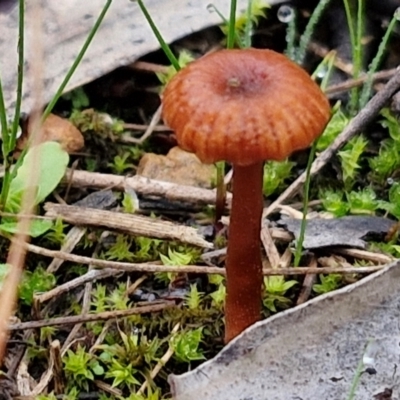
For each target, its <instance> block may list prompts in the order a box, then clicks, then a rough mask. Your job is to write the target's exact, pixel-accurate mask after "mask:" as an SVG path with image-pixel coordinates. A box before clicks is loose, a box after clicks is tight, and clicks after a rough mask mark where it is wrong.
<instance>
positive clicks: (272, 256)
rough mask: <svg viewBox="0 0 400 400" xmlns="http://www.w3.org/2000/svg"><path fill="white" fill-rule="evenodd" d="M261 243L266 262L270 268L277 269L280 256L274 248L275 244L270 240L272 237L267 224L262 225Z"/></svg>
mask: <svg viewBox="0 0 400 400" xmlns="http://www.w3.org/2000/svg"><path fill="white" fill-rule="evenodd" d="M260 236H261V243H262V245H263V247H264V250H265V253H266V254H267V258H268V261H269V263H270V265H271V267H272V268H278V266H279V261H280V259H281V256H280V255H279V252H278V250H277V248H276V246H275V242H274V241H273V240H272V235H271V232H270V229H269V226H268V222H267V223H264V224H263V226H262V227H261V235H260Z"/></svg>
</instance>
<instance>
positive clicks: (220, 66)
mask: <svg viewBox="0 0 400 400" xmlns="http://www.w3.org/2000/svg"><path fill="white" fill-rule="evenodd" d="M162 103H163V119H164V121H165V122H166V123H167V124H168V125H169V126H170V127H171V128H172V129H173V130H174V131H175V134H176V138H177V141H178V144H179V145H180V146H181V147H182V148H183V149H184V150H186V151H189V152H193V153H195V154H196V155H197V157H198V158H199V159H200V160H201V161H203V162H205V163H214V162H217V161H221V160H225V161H228V162H230V163H232V165H233V198H232V208H231V216H230V225H229V236H228V250H227V259H226V285H227V298H226V302H225V342H229V341H230V340H231V339H233V338H234V337H235V336H237V335H238V334H239V333H241V332H242V331H243V330H244V329H245V328H247V327H248V326H250V325H252V324H253V323H255V322H256V321H258V320H259V319H260V317H261V295H262V281H263V275H262V263H261V245H260V229H261V216H262V209H263V197H262V184H263V163H264V161H265V160H283V159H285V158H287V157H288V156H289V155H290V154H292V153H293V152H294V151H296V150H300V149H304V148H307V147H308V146H309V145H310V144H311V143H312V142H313V140H314V139H316V138H317V137H318V136H319V135H320V134H321V133H322V131H323V129H324V127H325V125H326V124H327V122H328V120H329V117H330V107H329V102H328V100H327V98H326V97H325V95H324V94H323V93H322V92H321V90H320V88H319V87H318V86H317V85H316V84H315V83H314V82H313V81H312V80H311V78H310V77H309V75H308V74H307V73H306V72H305V71H304V70H303V69H301V68H300V67H299V66H298V65H296V64H294V63H293V62H292V61H290V60H289V59H287V58H286V57H285V56H283V55H282V54H279V53H276V52H274V51H271V50H259V49H244V50H240V49H234V50H221V51H218V52H215V53H210V54H208V55H206V56H204V57H202V58H200V59H198V60H196V61H194V62H192V63H191V64H189V65H188V66H187V67H185V68H184V69H182V70H180V71H179V72H178V73H177V74H176V75H175V76H174V77H173V78H172V79H171V81H170V82H169V83H168V85H167V86H166V88H165V91H164V93H163V98H162Z"/></svg>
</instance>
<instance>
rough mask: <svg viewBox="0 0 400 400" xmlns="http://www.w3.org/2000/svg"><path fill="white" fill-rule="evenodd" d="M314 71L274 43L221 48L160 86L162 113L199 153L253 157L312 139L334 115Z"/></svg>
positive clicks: (213, 157) (284, 152) (281, 153)
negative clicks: (266, 47)
mask: <svg viewBox="0 0 400 400" xmlns="http://www.w3.org/2000/svg"><path fill="white" fill-rule="evenodd" d="M329 116H330V107H329V102H328V100H327V98H326V97H325V95H324V94H323V93H322V91H321V90H320V88H319V87H318V85H317V84H315V83H314V82H313V81H312V80H311V78H310V76H309V75H308V74H307V73H306V72H305V71H304V70H303V69H302V68H300V67H299V66H298V65H296V64H294V63H293V62H292V61H290V60H289V59H288V58H286V57H285V56H283V55H282V54H279V53H276V52H274V51H271V50H258V49H245V50H221V51H219V52H216V53H211V54H208V55H206V56H204V57H202V58H200V59H199V60H196V61H194V62H192V63H191V64H189V65H188V66H187V67H186V68H184V69H182V70H181V71H179V72H178V73H177V74H176V75H175V76H174V77H173V78H172V80H171V81H170V82H169V84H168V85H167V87H166V88H165V91H164V93H163V118H164V121H165V122H166V123H167V124H168V125H169V126H170V127H171V128H172V129H173V130H174V131H175V134H176V136H177V140H178V143H179V145H180V146H181V147H182V148H183V149H184V150H187V151H190V152H193V153H195V154H196V155H197V156H198V157H199V158H200V160H202V161H203V162H206V163H213V162H216V161H220V160H226V161H229V162H231V163H233V164H237V165H249V164H252V163H254V162H260V161H263V160H282V159H285V158H286V157H288V156H289V155H290V154H291V153H293V152H294V151H296V150H300V149H304V148H306V147H308V146H309V145H310V144H311V143H312V142H313V141H314V139H316V138H317V137H318V136H319V135H320V134H321V133H322V130H323V129H324V127H325V125H326V123H327V122H328V120H329Z"/></svg>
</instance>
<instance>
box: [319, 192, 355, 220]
mask: <svg viewBox="0 0 400 400" xmlns="http://www.w3.org/2000/svg"><path fill="white" fill-rule="evenodd" d="M319 198H320V199H321V201H322V206H323V207H324V209H325V210H326V211H328V212H330V213H331V214H333V215H334V216H335V217H343V216H344V215H346V214H347V213H348V212H349V205H348V204H347V202H346V201H345V200H344V193H343V191H341V190H332V189H323V190H320V193H319Z"/></svg>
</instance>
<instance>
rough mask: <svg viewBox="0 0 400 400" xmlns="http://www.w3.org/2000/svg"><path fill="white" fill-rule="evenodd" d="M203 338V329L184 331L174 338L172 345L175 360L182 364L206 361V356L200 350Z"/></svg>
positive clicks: (171, 341)
mask: <svg viewBox="0 0 400 400" xmlns="http://www.w3.org/2000/svg"><path fill="white" fill-rule="evenodd" d="M202 336H203V328H198V329H194V330H190V331H183V332H180V333H178V334H176V335H175V336H173V337H172V338H171V339H170V345H171V347H172V348H173V349H174V358H175V359H176V360H177V361H179V362H182V363H190V362H191V361H195V360H204V359H205V357H204V354H203V352H202V351H201V350H200V349H199V345H200V343H201V339H202Z"/></svg>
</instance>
